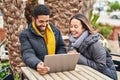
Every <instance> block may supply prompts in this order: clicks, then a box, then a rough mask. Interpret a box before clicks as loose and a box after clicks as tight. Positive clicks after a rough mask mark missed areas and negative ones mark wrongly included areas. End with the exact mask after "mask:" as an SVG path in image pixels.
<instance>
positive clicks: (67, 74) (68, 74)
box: [63, 71, 79, 80]
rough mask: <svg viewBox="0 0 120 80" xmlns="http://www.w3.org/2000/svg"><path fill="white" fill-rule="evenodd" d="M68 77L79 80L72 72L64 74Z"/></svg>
mask: <svg viewBox="0 0 120 80" xmlns="http://www.w3.org/2000/svg"><path fill="white" fill-rule="evenodd" d="M63 73H64V74H65V75H66V76H68V77H69V78H70V79H71V80H79V79H78V78H77V77H75V76H74V75H72V74H71V73H70V72H67V71H65V72H63Z"/></svg>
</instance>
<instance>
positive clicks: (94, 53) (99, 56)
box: [78, 42, 106, 70]
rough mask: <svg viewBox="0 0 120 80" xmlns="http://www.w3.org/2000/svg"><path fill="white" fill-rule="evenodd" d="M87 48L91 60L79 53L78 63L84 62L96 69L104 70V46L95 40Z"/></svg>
mask: <svg viewBox="0 0 120 80" xmlns="http://www.w3.org/2000/svg"><path fill="white" fill-rule="evenodd" d="M89 49H90V50H89V51H90V53H91V57H92V60H91V59H88V58H87V57H85V56H83V55H82V54H81V55H80V58H79V60H78V64H84V65H87V66H90V67H92V68H94V69H96V70H104V69H105V68H106V51H105V49H104V47H103V46H102V45H101V44H100V43H99V42H96V43H94V44H92V45H91V46H90V48H89Z"/></svg>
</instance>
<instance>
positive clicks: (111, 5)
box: [108, 1, 120, 11]
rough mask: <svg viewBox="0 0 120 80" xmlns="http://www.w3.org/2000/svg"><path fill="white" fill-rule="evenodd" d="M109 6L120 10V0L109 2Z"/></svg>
mask: <svg viewBox="0 0 120 80" xmlns="http://www.w3.org/2000/svg"><path fill="white" fill-rule="evenodd" d="M108 6H109V7H110V10H111V11H113V10H120V3H119V2H118V1H115V2H113V3H108Z"/></svg>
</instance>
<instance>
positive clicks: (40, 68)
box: [37, 62, 50, 75]
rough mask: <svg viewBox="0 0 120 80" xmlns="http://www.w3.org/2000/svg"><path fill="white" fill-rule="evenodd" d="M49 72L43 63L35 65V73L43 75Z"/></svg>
mask: <svg viewBox="0 0 120 80" xmlns="http://www.w3.org/2000/svg"><path fill="white" fill-rule="evenodd" d="M49 70H50V68H49V67H47V66H45V65H44V63H43V62H40V63H38V64H37V71H38V72H39V73H40V74H41V75H44V74H46V73H47V72H48V71H49Z"/></svg>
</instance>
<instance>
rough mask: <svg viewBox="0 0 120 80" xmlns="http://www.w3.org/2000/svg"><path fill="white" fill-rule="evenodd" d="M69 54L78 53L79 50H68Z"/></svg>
mask: <svg viewBox="0 0 120 80" xmlns="http://www.w3.org/2000/svg"><path fill="white" fill-rule="evenodd" d="M67 54H78V52H77V51H76V50H75V49H74V50H70V51H68V53H67Z"/></svg>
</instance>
